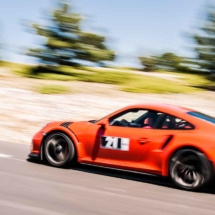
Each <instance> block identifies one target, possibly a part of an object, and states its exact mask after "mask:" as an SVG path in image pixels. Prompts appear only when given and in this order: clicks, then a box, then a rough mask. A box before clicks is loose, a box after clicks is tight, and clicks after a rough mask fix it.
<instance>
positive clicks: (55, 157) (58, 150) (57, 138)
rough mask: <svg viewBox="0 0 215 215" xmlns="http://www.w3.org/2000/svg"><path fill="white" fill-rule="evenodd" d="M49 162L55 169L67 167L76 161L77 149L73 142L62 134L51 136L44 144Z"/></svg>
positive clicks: (56, 133)
mask: <svg viewBox="0 0 215 215" xmlns="http://www.w3.org/2000/svg"><path fill="white" fill-rule="evenodd" d="M44 153H45V156H46V159H47V161H48V162H49V163H50V164H51V165H52V166H55V167H66V166H68V165H69V164H70V163H71V162H72V161H74V159H75V147H74V144H73V142H72V140H71V139H70V138H69V137H68V136H67V135H65V134H64V133H61V132H55V133H52V134H50V135H49V136H48V137H47V139H46V140H45V143H44Z"/></svg>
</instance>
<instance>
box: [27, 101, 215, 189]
mask: <svg viewBox="0 0 215 215" xmlns="http://www.w3.org/2000/svg"><path fill="white" fill-rule="evenodd" d="M29 157H30V158H39V159H40V160H45V161H48V162H49V163H50V164H51V165H53V166H55V167H65V166H68V165H70V164H75V163H77V162H78V163H83V164H88V165H97V166H103V167H109V168H116V169H122V170H128V171H136V172H141V173H147V174H153V175H160V176H164V177H170V178H171V180H172V181H173V182H174V183H175V184H176V185H177V186H179V187H181V188H183V189H189V190H194V189H199V188H202V187H203V186H204V185H206V184H207V183H208V182H209V181H211V179H212V178H213V175H214V167H215V118H213V117H211V116H208V115H205V114H203V113H200V112H198V111H195V110H191V109H188V108H184V107H179V106H173V105H168V104H137V105H131V106H127V107H125V108H122V109H120V110H118V111H116V112H114V113H112V114H110V115H108V116H106V117H104V118H102V119H100V120H91V121H80V122H72V121H68V122H51V123H49V124H47V125H46V126H45V127H43V128H42V129H41V130H40V131H39V132H38V133H36V134H35V136H34V137H33V140H32V145H31V153H30V154H29Z"/></svg>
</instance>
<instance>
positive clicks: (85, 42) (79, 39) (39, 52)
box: [27, 2, 115, 72]
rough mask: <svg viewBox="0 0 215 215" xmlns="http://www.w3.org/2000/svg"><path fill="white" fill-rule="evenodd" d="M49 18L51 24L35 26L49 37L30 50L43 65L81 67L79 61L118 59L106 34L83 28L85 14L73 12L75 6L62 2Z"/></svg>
mask: <svg viewBox="0 0 215 215" xmlns="http://www.w3.org/2000/svg"><path fill="white" fill-rule="evenodd" d="M49 20H50V21H51V22H50V23H51V24H50V26H40V25H38V24H33V25H32V27H33V28H34V29H35V30H36V33H37V34H38V35H40V36H42V37H44V38H45V39H46V40H45V44H43V46H42V47H41V48H31V49H29V51H28V52H27V55H29V56H33V57H36V58H38V59H39V62H40V63H41V64H42V65H49V66H59V65H68V66H74V65H75V66H77V60H85V61H90V62H94V63H100V62H103V61H113V60H114V58H115V54H114V52H113V51H112V50H109V49H108V48H107V46H106V45H105V42H106V38H105V37H104V36H100V35H97V34H94V33H90V32H84V31H82V29H81V21H82V17H81V15H80V14H77V13H74V12H73V10H72V6H71V5H69V4H65V3H62V2H60V3H59V8H57V9H56V10H55V11H53V13H52V15H51V17H49ZM52 68H53V67H52ZM33 72H37V71H33Z"/></svg>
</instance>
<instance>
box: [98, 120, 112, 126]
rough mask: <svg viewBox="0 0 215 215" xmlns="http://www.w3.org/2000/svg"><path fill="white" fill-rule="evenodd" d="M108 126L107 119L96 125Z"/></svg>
mask: <svg viewBox="0 0 215 215" xmlns="http://www.w3.org/2000/svg"><path fill="white" fill-rule="evenodd" d="M108 124H109V120H108V119H103V120H101V121H100V122H98V123H97V125H100V126H101V127H103V128H104V127H105V126H106V125H108Z"/></svg>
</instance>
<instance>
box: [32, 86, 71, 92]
mask: <svg viewBox="0 0 215 215" xmlns="http://www.w3.org/2000/svg"><path fill="white" fill-rule="evenodd" d="M34 91H36V92H38V93H41V94H65V93H70V92H71V91H70V89H69V88H68V87H66V86H61V85H41V86H39V87H36V88H35V89H34Z"/></svg>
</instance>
